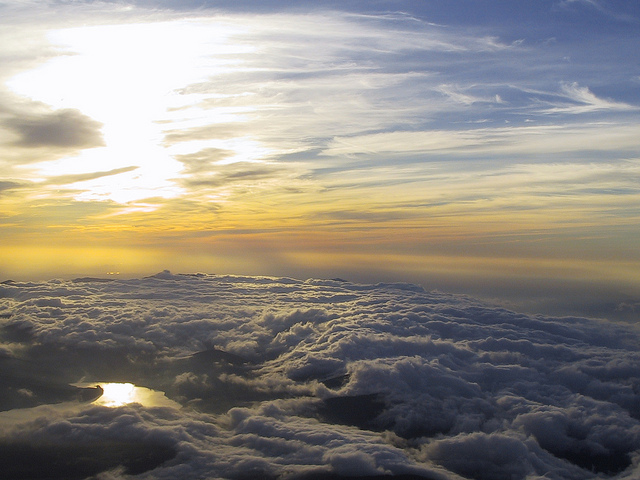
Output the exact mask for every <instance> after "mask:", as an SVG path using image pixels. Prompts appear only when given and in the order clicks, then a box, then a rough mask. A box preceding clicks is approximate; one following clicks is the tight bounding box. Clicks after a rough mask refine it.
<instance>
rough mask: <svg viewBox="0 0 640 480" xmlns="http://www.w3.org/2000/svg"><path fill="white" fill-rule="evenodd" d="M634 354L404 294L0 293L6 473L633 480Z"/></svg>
mask: <svg viewBox="0 0 640 480" xmlns="http://www.w3.org/2000/svg"><path fill="white" fill-rule="evenodd" d="M639 347H640V330H639V329H638V326H637V325H630V324H622V323H615V322H605V321H603V320H599V319H587V318H581V317H548V316H543V315H526V314H521V313H515V312H513V311H512V310H508V309H504V308H501V307H497V306H494V305H491V304H487V303H482V302H479V301H477V300H475V299H473V298H471V297H468V296H465V295H461V294H450V293H442V292H435V291H427V290H425V289H423V288H421V287H420V286H417V285H414V284H406V283H376V284H362V283H352V282H347V281H338V280H319V279H309V280H304V281H303V280H297V279H292V278H288V277H253V276H234V275H207V274H189V275H186V274H175V273H171V272H169V271H162V272H160V273H157V274H154V275H152V276H149V277H146V278H139V279H122V278H118V279H96V278H93V279H92V278H79V279H75V280H60V279H54V280H49V281H43V282H17V281H16V282H4V283H2V284H0V382H2V391H1V392H2V394H1V395H0V466H1V467H2V472H3V478H6V479H8V480H9V479H11V480H18V479H25V478H29V479H44V478H46V479H48V480H63V479H64V480H73V479H78V480H85V479H86V480H173V479H185V480H204V479H207V480H209V479H211V480H214V479H215V480H217V479H232V480H237V479H249V478H251V479H255V478H259V479H265V480H347V479H349V478H357V479H359V480H374V479H375V480H393V479H394V478H395V479H396V480H607V479H616V480H633V479H637V478H638V475H639V474H640V463H639V462H638V460H639V458H640V377H639V373H638V372H640V348H639ZM96 385H100V387H101V390H102V392H103V394H102V396H99V398H97V399H95V398H96V397H97V396H98V395H99V393H102V392H100V389H98V388H97V386H96ZM94 399H95V400H94ZM34 458H35V459H37V460H38V461H33V459H34Z"/></svg>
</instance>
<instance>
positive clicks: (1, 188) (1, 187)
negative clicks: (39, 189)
mask: <svg viewBox="0 0 640 480" xmlns="http://www.w3.org/2000/svg"><path fill="white" fill-rule="evenodd" d="M24 186H25V183H24V182H14V181H13V180H0V195H2V194H3V192H5V191H8V190H14V189H16V188H22V187H24Z"/></svg>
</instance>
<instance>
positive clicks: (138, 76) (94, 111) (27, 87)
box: [8, 20, 254, 203]
mask: <svg viewBox="0 0 640 480" xmlns="http://www.w3.org/2000/svg"><path fill="white" fill-rule="evenodd" d="M240 32H242V28H240V27H239V26H237V25H232V24H229V23H224V22H212V21H206V20H180V21H172V22H159V23H148V24H144V23H143V24H126V25H106V26H90V27H81V28H71V29H65V30H58V31H54V32H52V33H50V35H49V39H50V41H51V42H52V43H53V44H54V45H57V46H59V48H60V50H61V52H63V53H64V55H60V56H58V57H55V58H53V59H52V60H50V61H48V62H47V63H45V64H44V65H42V66H41V67H40V68H37V69H34V70H30V71H26V72H23V73H21V74H19V75H17V76H15V77H14V78H13V79H11V80H10V81H9V82H8V85H9V87H10V88H12V90H14V91H15V92H16V93H19V94H21V95H25V96H28V97H31V98H33V99H35V100H37V101H42V102H45V103H47V104H49V105H51V106H52V107H53V108H76V109H78V110H80V111H81V112H82V113H83V114H85V115H88V116H89V117H91V118H93V119H95V120H97V121H99V122H101V123H102V124H103V128H102V133H103V136H104V140H105V143H106V146H105V147H102V148H94V149H91V150H85V151H83V152H82V153H81V154H79V155H77V156H75V157H68V158H63V159H60V160H55V161H50V162H45V163H42V164H40V165H39V166H38V167H39V174H40V176H41V177H43V178H47V177H49V176H60V175H65V174H82V173H91V172H96V171H110V170H115V169H120V168H125V167H134V166H135V167H137V168H136V169H135V170H133V171H129V172H126V173H120V174H117V175H108V176H103V177H100V178H97V179H93V180H90V181H84V182H77V183H76V184H74V187H76V188H77V192H76V193H74V196H75V198H76V199H78V200H86V201H88V200H113V201H116V202H119V203H127V202H136V201H140V200H142V199H145V198H151V197H155V198H158V197H160V198H172V197H176V196H180V195H182V194H184V190H183V189H182V188H181V187H180V186H179V185H178V184H177V183H176V181H175V179H177V178H179V177H180V173H181V171H182V169H183V166H182V164H181V163H180V162H178V161H176V160H175V159H174V158H173V156H172V152H171V151H170V150H169V149H167V148H165V147H164V146H163V142H164V138H165V134H166V132H167V131H170V130H172V129H173V128H174V127H173V126H172V125H173V124H174V122H175V123H176V124H178V125H179V124H180V123H184V122H186V123H190V124H191V125H190V126H198V125H210V124H212V123H218V122H227V121H229V120H230V118H234V119H235V120H242V116H238V114H242V113H244V112H241V111H228V110H221V111H219V112H218V111H216V109H207V110H203V109H201V108H199V107H197V106H196V105H197V102H199V100H201V96H200V95H197V94H196V95H194V96H193V98H190V97H191V96H190V95H185V94H184V92H183V89H184V88H185V87H186V86H188V85H192V84H194V83H198V82H202V81H205V80H207V79H209V78H211V77H213V76H216V75H220V74H222V73H226V72H230V71H233V70H237V69H239V68H241V65H242V60H241V57H242V55H243V54H245V53H249V52H251V51H252V49H253V47H251V46H247V45H244V44H240V43H237V42H235V43H234V42H233V41H232V40H231V37H232V36H233V35H236V34H238V33H240ZM190 102H191V105H190ZM194 102H195V104H196V105H194ZM245 111H246V109H245ZM218 116H219V117H220V118H218ZM185 117H186V118H185ZM182 126H184V125H182ZM248 148H250V149H252V150H253V149H254V147H253V146H249V147H248ZM245 150H246V149H245ZM238 155H240V157H243V156H244V155H245V153H244V152H243V151H239V152H238Z"/></svg>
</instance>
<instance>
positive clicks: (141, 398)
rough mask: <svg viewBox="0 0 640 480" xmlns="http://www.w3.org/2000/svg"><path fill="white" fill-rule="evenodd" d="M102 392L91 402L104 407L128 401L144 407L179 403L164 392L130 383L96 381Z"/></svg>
mask: <svg viewBox="0 0 640 480" xmlns="http://www.w3.org/2000/svg"><path fill="white" fill-rule="evenodd" d="M95 385H96V383H82V384H76V386H77V387H94V386H95ZM98 385H100V387H102V390H103V394H102V396H101V397H100V398H98V399H96V400H95V401H94V402H93V403H95V404H97V405H103V406H105V407H121V406H123V405H127V404H130V403H139V404H141V405H143V406H145V407H174V408H180V405H179V404H178V403H176V402H174V401H172V400H170V399H168V398H167V397H165V395H164V393H162V392H159V391H156V390H152V389H150V388H145V387H138V386H137V385H134V384H132V383H98Z"/></svg>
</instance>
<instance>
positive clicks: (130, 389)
mask: <svg viewBox="0 0 640 480" xmlns="http://www.w3.org/2000/svg"><path fill="white" fill-rule="evenodd" d="M101 387H102V389H103V390H104V392H103V394H102V396H101V397H100V398H99V399H98V400H97V401H96V402H97V403H100V404H101V405H105V406H107V407H120V406H122V405H126V404H127V403H134V402H135V401H136V400H135V398H136V395H135V393H136V391H135V387H134V386H133V384H132V383H105V384H104V385H101Z"/></svg>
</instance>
